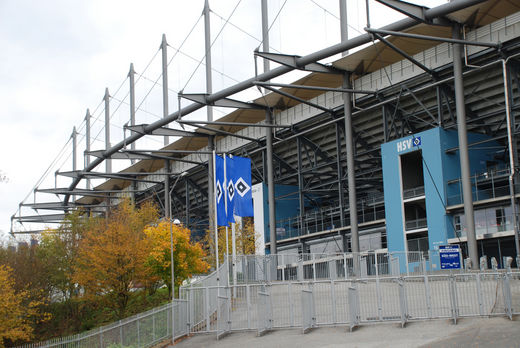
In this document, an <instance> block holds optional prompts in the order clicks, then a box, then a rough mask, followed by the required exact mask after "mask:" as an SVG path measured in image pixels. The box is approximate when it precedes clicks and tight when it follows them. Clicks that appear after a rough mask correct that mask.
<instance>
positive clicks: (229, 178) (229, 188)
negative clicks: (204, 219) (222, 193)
mask: <svg viewBox="0 0 520 348" xmlns="http://www.w3.org/2000/svg"><path fill="white" fill-rule="evenodd" d="M225 161H226V193H227V195H226V199H227V202H226V203H227V221H228V222H229V223H235V216H234V215H233V208H234V203H235V196H236V189H235V180H234V175H233V173H234V171H235V169H234V167H235V157H232V156H229V157H228V156H226V160H225Z"/></svg>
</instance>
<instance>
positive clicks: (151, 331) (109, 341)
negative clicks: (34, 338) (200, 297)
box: [20, 300, 189, 348]
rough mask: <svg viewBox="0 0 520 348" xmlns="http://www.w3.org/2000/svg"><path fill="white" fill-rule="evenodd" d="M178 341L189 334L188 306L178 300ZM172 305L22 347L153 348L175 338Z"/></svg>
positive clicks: (176, 328)
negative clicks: (78, 332) (172, 323)
mask: <svg viewBox="0 0 520 348" xmlns="http://www.w3.org/2000/svg"><path fill="white" fill-rule="evenodd" d="M173 306H174V308H173V310H174V318H173V319H174V326H175V329H174V330H175V338H178V337H182V336H184V335H187V334H188V332H189V328H188V317H189V313H188V303H187V301H185V300H175V302H174V304H173ZM171 320H172V304H171V303H168V304H166V305H163V306H161V307H157V308H154V309H152V310H149V311H147V312H144V313H139V314H137V315H134V316H131V317H129V318H126V319H123V320H120V321H117V322H115V323H112V324H109V325H105V326H101V327H99V328H96V329H93V330H90V331H86V332H83V333H80V334H77V335H71V336H66V337H60V338H55V339H52V340H48V341H44V342H38V343H30V344H25V345H23V346H20V348H44V347H49V348H50V347H59V348H68V347H71V348H72V347H74V348H83V347H85V348H104V347H114V346H115V347H136V348H140V347H151V346H153V345H155V344H157V343H159V342H161V341H164V340H166V339H168V338H170V339H171V337H172V332H171V331H172V325H171Z"/></svg>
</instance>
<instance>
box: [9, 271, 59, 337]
mask: <svg viewBox="0 0 520 348" xmlns="http://www.w3.org/2000/svg"><path fill="white" fill-rule="evenodd" d="M12 273H13V270H12V269H11V268H10V267H9V266H6V265H0V347H4V344H5V341H6V340H9V341H11V342H14V341H29V340H30V339H32V338H33V331H34V327H33V325H34V324H37V323H39V322H42V321H46V320H49V319H50V315H49V314H48V313H43V312H41V310H40V307H41V306H42V304H43V302H41V301H37V300H34V299H33V300H31V296H30V294H29V292H28V291H27V290H23V291H15V284H14V283H15V282H14V279H13V274H12Z"/></svg>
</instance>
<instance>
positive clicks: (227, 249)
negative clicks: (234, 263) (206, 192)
mask: <svg viewBox="0 0 520 348" xmlns="http://www.w3.org/2000/svg"><path fill="white" fill-rule="evenodd" d="M226 157H227V155H226V153H224V187H225V188H224V192H225V195H224V196H225V198H224V211H225V212H226V220H227V200H228V189H227V173H226ZM228 225H229V223H227V224H226V258H228V257H229V239H228V235H229V232H228Z"/></svg>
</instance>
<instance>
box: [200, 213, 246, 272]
mask: <svg viewBox="0 0 520 348" xmlns="http://www.w3.org/2000/svg"><path fill="white" fill-rule="evenodd" d="M227 233H228V236H227V239H226V228H225V227H224V226H220V227H219V228H218V255H219V258H218V259H219V265H220V264H222V262H224V256H225V254H226V252H227V250H229V254H230V255H231V254H232V250H233V246H232V244H233V241H232V230H231V227H228V229H227ZM210 235H211V234H210V233H209V231H208V232H207V233H206V235H205V236H204V239H203V241H204V245H205V247H206V251H207V254H208V257H207V260H208V262H209V264H210V265H212V266H213V265H215V250H216V248H215V239H214V238H211V237H210ZM235 240H236V250H237V254H241V255H251V254H254V253H255V251H256V233H255V228H254V223H253V219H252V218H250V217H245V218H242V223H237V224H235ZM226 241H227V243H228V245H227V248H226Z"/></svg>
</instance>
